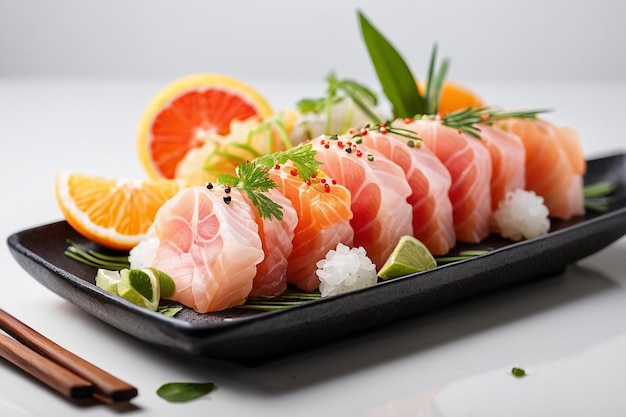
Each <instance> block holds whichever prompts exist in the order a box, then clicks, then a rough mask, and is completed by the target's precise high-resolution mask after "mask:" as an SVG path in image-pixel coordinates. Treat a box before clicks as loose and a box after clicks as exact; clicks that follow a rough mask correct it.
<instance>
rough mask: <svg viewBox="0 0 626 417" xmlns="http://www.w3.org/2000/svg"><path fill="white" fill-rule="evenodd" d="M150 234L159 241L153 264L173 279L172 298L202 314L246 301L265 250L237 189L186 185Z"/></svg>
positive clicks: (250, 214) (167, 207)
mask: <svg viewBox="0 0 626 417" xmlns="http://www.w3.org/2000/svg"><path fill="white" fill-rule="evenodd" d="M225 197H227V198H228V197H230V202H229V203H228V204H227V203H226V202H225V200H224V198H225ZM152 234H153V236H156V237H157V238H158V239H159V248H158V249H157V252H156V257H155V259H154V263H153V265H152V266H154V267H155V268H157V269H160V270H162V271H164V272H166V273H168V274H169V275H170V276H171V277H172V278H173V279H174V281H175V283H176V292H175V294H174V295H173V296H172V297H170V298H171V299H172V300H175V301H178V302H180V303H182V304H184V305H186V306H189V307H192V308H194V309H195V310H196V311H198V312H200V313H205V312H209V311H219V310H223V309H226V308H229V307H232V306H235V305H239V304H242V303H243V302H245V300H246V298H247V297H248V294H249V293H250V291H251V289H252V283H253V280H254V276H255V275H256V265H257V264H259V263H260V262H261V261H262V260H263V258H264V254H263V249H262V245H261V239H260V237H259V234H258V227H257V224H256V222H255V219H254V214H253V212H252V210H251V208H250V206H249V205H248V203H247V202H246V201H245V200H244V198H243V196H242V195H241V193H240V192H239V191H237V190H231V192H230V193H229V194H226V193H225V192H224V191H223V190H218V189H213V190H207V189H206V188H205V187H201V186H198V187H190V188H185V189H182V190H181V191H180V192H179V193H178V194H177V195H176V196H174V197H173V198H172V199H170V200H169V201H167V202H166V203H165V204H164V205H163V207H161V209H160V210H159V211H158V212H157V215H156V218H155V221H154V224H153V231H152Z"/></svg>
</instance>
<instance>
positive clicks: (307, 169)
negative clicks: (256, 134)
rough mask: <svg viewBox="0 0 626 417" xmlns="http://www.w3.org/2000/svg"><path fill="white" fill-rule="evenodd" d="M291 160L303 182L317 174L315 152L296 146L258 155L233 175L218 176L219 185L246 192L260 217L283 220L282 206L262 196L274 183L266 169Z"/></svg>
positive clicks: (307, 146) (308, 148)
mask: <svg viewBox="0 0 626 417" xmlns="http://www.w3.org/2000/svg"><path fill="white" fill-rule="evenodd" d="M287 161H292V162H293V164H294V165H295V167H296V169H297V171H298V175H299V176H300V177H301V178H303V179H304V180H308V179H309V178H311V176H312V175H313V174H316V173H317V171H318V166H319V164H320V163H319V162H318V161H317V160H316V159H315V150H314V149H313V147H312V145H311V144H305V145H301V146H295V147H293V148H291V149H288V150H286V151H279V152H274V153H272V154H269V155H264V156H261V157H259V158H257V159H255V160H253V161H252V162H244V163H242V164H241V165H239V166H237V168H236V169H235V175H231V174H220V175H218V177H217V182H218V184H221V185H223V186H229V187H232V188H235V189H238V190H241V191H243V192H245V193H246V195H247V196H248V198H249V199H250V201H251V202H252V204H254V206H255V207H256V209H257V211H258V213H259V216H261V217H262V218H267V219H272V218H276V219H278V220H282V218H283V212H282V206H281V205H280V204H278V203H276V202H274V201H273V200H272V199H271V198H269V197H268V196H267V195H265V193H266V192H267V191H269V190H271V189H272V188H276V187H277V184H276V183H275V182H274V181H272V179H271V178H270V176H269V169H271V168H273V167H274V166H275V165H276V164H283V163H285V162H287Z"/></svg>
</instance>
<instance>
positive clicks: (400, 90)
mask: <svg viewBox="0 0 626 417" xmlns="http://www.w3.org/2000/svg"><path fill="white" fill-rule="evenodd" d="M359 21H360V24H361V34H362V36H363V39H364V41H365V45H366V46H367V50H368V52H369V55H370V59H371V61H372V64H373V65H374V69H375V70H376V74H377V76H378V79H379V81H380V84H381V86H382V88H383V91H384V93H385V96H386V97H387V99H388V100H389V102H390V103H391V105H392V107H393V115H394V117H396V118H399V117H412V116H414V115H416V114H420V113H425V112H426V111H425V110H426V103H425V101H424V98H423V97H422V96H421V95H420V93H419V91H418V89H417V84H416V79H415V77H414V76H413V74H412V73H411V70H410V69H409V66H408V65H407V64H406V62H405V61H404V58H402V56H401V55H400V53H398V51H397V50H396V49H395V48H394V46H393V45H392V44H391V43H390V42H389V41H388V40H387V39H386V38H385V37H384V36H383V35H382V34H381V33H380V32H379V31H378V30H377V29H376V28H375V27H374V26H373V25H372V24H371V23H370V22H369V20H367V18H366V17H365V15H364V14H363V13H361V12H359Z"/></svg>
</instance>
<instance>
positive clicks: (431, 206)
mask: <svg viewBox="0 0 626 417" xmlns="http://www.w3.org/2000/svg"><path fill="white" fill-rule="evenodd" d="M361 140H362V143H363V145H365V146H367V147H368V148H371V149H375V150H377V151H378V152H380V153H382V154H383V155H384V156H386V157H387V158H389V159H390V160H392V161H393V162H395V163H396V164H398V165H399V166H400V168H402V170H403V171H404V175H405V177H406V179H407V182H408V184H409V186H410V187H411V195H410V196H409V197H408V199H407V201H408V202H409V204H410V205H411V206H412V209H413V236H415V237H416V238H417V239H419V240H420V241H421V242H422V243H424V245H426V247H427V248H428V250H429V251H430V252H431V253H432V254H433V255H445V254H446V253H448V252H449V251H450V249H451V248H452V247H453V246H454V245H455V243H456V234H455V232H454V222H453V218H452V203H451V202H450V198H449V197H448V192H449V191H450V185H451V184H452V179H451V177H450V173H449V172H448V170H447V169H446V167H445V166H444V165H443V163H442V162H441V161H440V160H439V159H438V158H437V156H435V154H434V153H432V152H431V151H430V150H429V149H428V148H426V147H419V148H418V147H409V146H408V144H407V138H405V137H402V136H398V135H395V134H391V133H387V134H383V133H378V132H374V131H370V132H367V133H366V134H365V135H363V136H362V138H361Z"/></svg>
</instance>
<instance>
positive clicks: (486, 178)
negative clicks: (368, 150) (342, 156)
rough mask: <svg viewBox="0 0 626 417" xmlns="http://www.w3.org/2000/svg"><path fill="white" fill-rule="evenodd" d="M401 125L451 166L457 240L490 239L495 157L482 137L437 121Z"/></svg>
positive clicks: (450, 194) (449, 170) (469, 241)
mask: <svg viewBox="0 0 626 417" xmlns="http://www.w3.org/2000/svg"><path fill="white" fill-rule="evenodd" d="M399 125H400V126H401V127H404V128H406V129H410V130H412V131H413V132H415V133H416V134H417V136H419V137H420V138H421V139H422V141H423V144H424V145H425V146H426V147H428V148H429V149H430V150H431V151H433V152H434V153H435V155H437V158H439V160H440V161H441V162H443V164H444V165H445V167H446V168H447V169H448V172H449V173H450V176H451V178H452V186H451V187H450V192H449V196H450V201H451V202H452V214H453V218H454V230H455V232H456V238H457V240H459V241H461V242H468V243H477V242H480V241H481V240H483V239H484V238H486V237H487V236H488V235H489V232H490V224H491V185H490V183H491V156H490V155H489V151H488V150H487V148H486V147H485V146H484V145H483V144H482V143H480V140H479V139H476V138H473V137H471V136H469V135H467V134H465V133H463V132H461V131H459V130H457V129H454V128H451V127H448V126H444V125H442V124H441V122H440V121H437V120H429V119H419V120H414V121H411V122H409V123H404V122H401V123H399Z"/></svg>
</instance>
